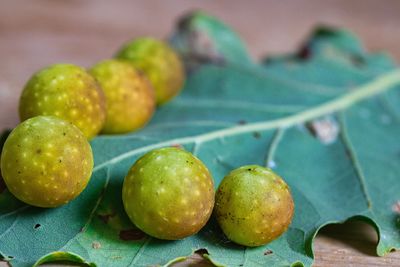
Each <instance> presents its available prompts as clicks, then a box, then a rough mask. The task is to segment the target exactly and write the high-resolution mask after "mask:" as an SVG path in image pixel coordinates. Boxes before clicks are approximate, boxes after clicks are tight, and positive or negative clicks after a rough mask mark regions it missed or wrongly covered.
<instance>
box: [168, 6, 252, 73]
mask: <svg viewBox="0 0 400 267" xmlns="http://www.w3.org/2000/svg"><path fill="white" fill-rule="evenodd" d="M170 41H171V44H172V45H173V46H174V47H175V49H176V50H177V51H178V52H179V53H180V54H181V55H182V57H183V58H184V59H185V62H186V63H187V65H188V64H189V65H190V64H193V63H204V62H215V63H222V62H228V63H236V64H242V65H244V64H251V62H252V60H251V59H250V56H249V54H248V52H247V49H246V47H245V44H244V43H243V42H242V40H241V39H240V37H239V36H238V35H237V33H236V32H235V31H234V30H232V29H231V28H230V27H229V26H228V25H226V24H225V23H223V22H221V21H220V20H218V19H216V18H214V17H212V16H210V15H208V14H206V13H204V12H202V11H194V12H192V13H190V14H188V15H186V16H184V17H183V18H181V19H180V20H179V22H178V26H177V28H176V32H175V33H174V34H173V35H172V37H171V38H170Z"/></svg>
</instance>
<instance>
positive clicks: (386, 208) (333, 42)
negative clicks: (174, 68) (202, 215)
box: [0, 16, 400, 267]
mask: <svg viewBox="0 0 400 267" xmlns="http://www.w3.org/2000/svg"><path fill="white" fill-rule="evenodd" d="M195 18H196V19H197V20H199V17H196V16H195ZM190 19H191V17H188V18H186V20H189V21H190ZM201 19H202V18H200V22H201ZM214 20H215V19H213V21H214ZM200 22H197V23H200ZM206 22H207V23H204V24H202V23H200V25H203V26H202V27H205V28H202V29H203V30H204V29H205V31H206V32H207V33H212V34H213V35H212V36H213V38H211V39H210V40H211V43H212V44H215V46H216V47H219V45H223V44H225V43H224V41H223V40H221V38H223V36H227V35H228V36H232V35H231V34H232V33H231V32H230V30H229V28H227V27H226V26H224V27H221V26H220V24H218V23H217V26H216V24H215V23H214V22H213V23H209V18H208V17H207V18H206ZM187 23H188V22H187ZM195 25H197V24H195ZM202 29H199V30H202ZM180 33H181V32H179V31H178V32H177V33H176V34H177V35H178V36H179V34H180ZM182 38H184V37H182ZM234 41H235V40H232V41H230V42H234ZM230 45H233V47H235V43H233V44H230ZM237 47H243V46H242V45H241V44H238V46H237ZM231 51H233V52H232V53H226V54H221V57H222V58H223V60H222V61H218V62H214V63H212V61H211V63H207V64H206V63H202V64H200V65H198V66H197V69H196V70H195V71H193V72H192V73H191V75H190V76H189V78H188V81H187V84H186V88H185V89H184V91H183V92H182V94H181V95H180V96H179V97H177V98H176V99H174V100H173V101H172V102H170V103H169V104H167V105H165V106H162V107H161V108H160V109H159V110H158V111H157V113H156V115H155V117H154V118H153V120H152V122H151V123H150V124H149V125H148V126H147V127H146V128H145V129H143V130H141V131H139V132H136V133H132V134H129V135H120V136H100V137H97V138H96V139H95V140H93V141H92V147H93V152H94V155H95V170H94V173H93V177H92V179H91V182H90V184H89V185H88V187H87V189H86V190H85V191H84V192H83V194H82V195H81V196H79V197H78V198H77V199H76V200H74V201H72V202H71V203H69V204H68V205H65V206H63V207H61V208H57V209H38V208H33V207H28V206H25V205H24V204H22V203H20V202H18V201H17V200H15V199H14V198H13V197H12V196H11V195H10V194H9V193H8V192H7V190H6V189H4V187H3V189H2V191H1V193H0V219H1V220H0V251H1V255H3V257H4V258H5V259H7V260H10V262H11V264H12V265H13V266H31V265H32V264H33V263H34V262H35V261H36V260H37V259H39V258H40V257H42V256H43V255H47V254H48V253H50V254H48V255H47V256H45V257H43V258H42V259H41V260H40V262H46V261H48V260H54V259H57V257H58V256H60V259H68V258H69V259H73V260H77V261H82V262H83V261H86V262H92V263H95V264H97V265H98V266H149V265H155V264H159V265H168V264H169V263H171V262H174V261H181V260H184V257H185V256H187V255H190V254H191V253H193V252H194V251H196V250H198V249H206V250H207V253H208V256H207V257H209V258H210V259H211V260H212V261H213V262H215V263H216V264H220V265H223V266H248V267H249V266H301V265H305V266H310V265H311V264H312V258H313V253H312V240H313V238H314V237H315V235H316V233H317V232H318V230H319V229H320V228H321V227H322V226H324V225H326V224H329V223H337V222H343V221H345V220H347V219H349V218H353V217H356V218H360V219H362V220H365V221H367V222H369V223H371V224H373V225H374V226H375V227H376V229H377V230H378V233H379V236H380V240H379V244H378V247H377V252H378V254H379V255H384V254H385V253H387V252H388V251H390V250H391V249H392V248H399V247H400V232H399V215H398V214H399V212H400V202H399V193H398V192H399V190H400V182H399V173H400V164H399V159H400V142H399V141H398V140H399V139H398V138H399V136H400V127H399V126H400V125H399V120H400V108H399V106H400V105H399V103H400V89H399V88H396V86H397V85H399V84H400V73H399V71H394V70H393V69H394V68H395V66H394V64H393V62H392V61H391V59H390V58H389V57H387V56H386V55H384V54H368V53H367V52H365V51H364V49H363V48H362V45H361V44H360V42H359V40H358V39H357V38H356V37H354V36H353V35H351V33H348V32H343V31H339V32H338V31H335V30H332V29H320V30H318V31H316V33H315V34H314V35H313V36H312V37H311V38H310V39H309V40H308V41H307V42H306V44H305V45H304V47H303V48H302V49H301V50H300V51H299V52H297V53H293V55H287V56H281V57H274V58H268V59H266V60H265V61H264V63H263V64H262V65H257V64H254V63H250V61H246V63H245V64H240V60H237V59H238V58H241V57H242V58H243V57H245V58H249V57H248V56H247V55H246V54H244V53H245V51H244V50H243V49H238V50H236V52H235V49H233V50H231ZM187 60H188V61H190V60H193V58H190V57H189V58H187ZM194 60H196V58H194ZM197 63H198V62H197ZM198 64H199V63H198ZM171 145H181V146H183V147H184V148H185V149H187V150H189V151H192V152H193V153H194V154H196V155H197V156H198V157H199V158H200V159H202V160H203V161H204V163H205V164H206V165H207V166H208V167H209V169H210V171H211V172H212V174H213V176H214V180H215V184H216V186H217V185H218V184H219V182H220V181H221V179H222V178H223V176H224V175H225V174H226V173H227V172H229V171H230V170H232V169H233V168H236V167H239V166H241V165H245V164H260V165H268V166H270V167H271V168H273V169H274V170H275V171H276V172H277V173H279V174H280V175H281V176H283V177H284V178H285V180H286V181H287V182H288V184H289V185H290V187H291V189H292V193H293V197H294V200H295V206H296V207H295V216H294V220H293V222H292V224H291V226H290V228H289V230H288V231H287V232H286V233H285V234H284V235H283V236H281V237H280V238H279V239H277V240H275V241H273V242H272V243H270V244H268V245H266V246H262V247H258V248H245V247H242V246H238V245H235V244H233V243H231V242H229V241H228V240H226V239H225V238H224V236H223V235H222V234H221V231H220V230H219V228H218V227H217V224H216V223H215V221H214V220H213V219H212V220H211V221H210V222H209V224H208V225H207V226H206V227H205V228H204V229H203V230H202V231H201V232H200V233H198V234H197V235H195V236H192V237H189V238H186V239H184V240H180V241H160V240H156V239H153V238H150V237H148V236H146V235H145V234H144V233H142V232H141V231H139V230H138V229H136V228H135V227H134V226H133V225H132V224H131V223H130V222H129V220H128V219H127V216H126V214H125V213H124V211H123V207H122V201H121V187H122V181H123V178H124V176H125V174H126V173H127V171H128V169H129V168H130V166H131V165H132V164H133V162H134V161H135V160H136V159H137V158H138V157H139V156H141V155H142V154H144V153H145V152H147V151H149V150H151V149H154V148H158V147H164V146H171ZM0 186H1V185H0ZM0 188H1V187H0ZM52 251H64V252H67V253H60V252H55V253H51V252H52ZM202 251H203V252H204V253H206V252H205V251H204V250H202ZM69 253H71V254H69ZM78 255H79V256H78Z"/></svg>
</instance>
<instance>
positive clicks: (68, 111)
mask: <svg viewBox="0 0 400 267" xmlns="http://www.w3.org/2000/svg"><path fill="white" fill-rule="evenodd" d="M19 115H20V118H21V121H24V120H26V119H28V118H31V117H34V116H39V115H44V116H47V115H52V116H56V117H58V118H61V119H64V120H67V121H69V122H72V123H73V124H75V126H77V127H78V128H79V129H80V130H81V131H82V132H83V133H84V134H85V136H86V137H87V138H88V139H91V138H93V137H94V136H95V135H96V134H97V133H99V131H100V130H101V128H102V127H103V124H104V121H105V116H106V110H105V97H104V94H103V91H102V90H101V88H100V86H99V84H98V83H97V82H96V80H95V79H94V78H93V77H92V76H91V75H90V74H89V73H87V72H86V71H85V70H84V69H83V68H81V67H79V66H75V65H72V64H55V65H51V66H48V67H46V68H44V69H42V70H40V71H38V72H36V73H35V74H34V75H33V76H32V77H31V78H30V80H29V81H28V82H27V84H26V85H25V88H24V90H23V92H22V94H21V97H20V100H19Z"/></svg>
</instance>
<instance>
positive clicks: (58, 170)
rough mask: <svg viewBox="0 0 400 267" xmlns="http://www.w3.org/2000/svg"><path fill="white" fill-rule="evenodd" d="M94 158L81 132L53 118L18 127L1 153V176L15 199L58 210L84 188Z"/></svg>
mask: <svg viewBox="0 0 400 267" xmlns="http://www.w3.org/2000/svg"><path fill="white" fill-rule="evenodd" d="M92 169H93V155H92V150H91V148H90V145H89V143H88V141H87V139H86V137H85V136H84V135H83V134H82V132H81V131H80V130H79V129H78V128H77V127H76V126H74V125H73V124H72V123H70V122H67V121H64V120H61V119H59V118H56V117H53V116H38V117H34V118H31V119H28V120H26V121H24V122H22V123H21V124H19V125H18V126H17V127H16V128H15V129H14V130H13V131H12V132H11V133H10V135H9V136H8V138H7V140H6V142H5V143H4V147H3V151H2V154H1V174H2V176H3V179H4V182H5V183H6V185H7V188H8V189H9V190H10V192H11V193H12V194H14V196H16V197H17V198H18V199H20V200H22V201H23V202H26V203H28V204H30V205H33V206H38V207H57V206H60V205H63V204H65V203H67V202H69V201H70V200H72V199H74V198H75V197H77V196H78V195H79V194H80V193H81V192H82V190H83V189H85V187H86V185H87V183H88V181H89V179H90V176H91V174H92Z"/></svg>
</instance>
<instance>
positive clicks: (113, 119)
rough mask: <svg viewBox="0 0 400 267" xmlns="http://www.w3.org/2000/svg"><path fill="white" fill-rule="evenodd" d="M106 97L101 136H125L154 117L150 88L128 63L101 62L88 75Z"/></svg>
mask: <svg viewBox="0 0 400 267" xmlns="http://www.w3.org/2000/svg"><path fill="white" fill-rule="evenodd" d="M89 72H90V73H91V74H92V75H93V77H95V78H96V79H97V81H98V82H99V83H100V85H101V87H102V88H103V91H104V94H105V96H106V103H107V104H106V110H107V116H106V122H105V124H104V127H103V130H102V132H103V133H109V134H113V133H126V132H130V131H133V130H137V129H139V128H141V127H143V126H144V125H145V124H146V123H147V122H148V121H149V120H150V118H151V116H152V115H153V113H154V108H155V99H154V92H153V88H152V87H151V85H150V83H149V82H148V81H147V79H146V78H145V77H143V76H142V75H140V74H139V73H138V72H137V71H136V70H135V69H134V68H133V67H132V66H131V65H130V64H129V63H127V62H122V61H119V60H105V61H102V62H100V63H98V64H96V65H95V66H93V67H92V68H91V69H90V71H89Z"/></svg>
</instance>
